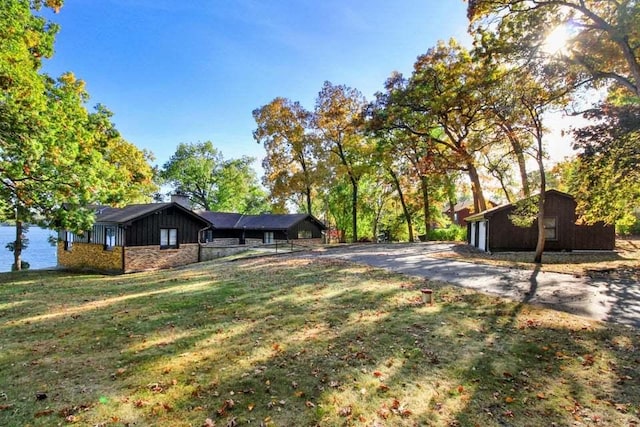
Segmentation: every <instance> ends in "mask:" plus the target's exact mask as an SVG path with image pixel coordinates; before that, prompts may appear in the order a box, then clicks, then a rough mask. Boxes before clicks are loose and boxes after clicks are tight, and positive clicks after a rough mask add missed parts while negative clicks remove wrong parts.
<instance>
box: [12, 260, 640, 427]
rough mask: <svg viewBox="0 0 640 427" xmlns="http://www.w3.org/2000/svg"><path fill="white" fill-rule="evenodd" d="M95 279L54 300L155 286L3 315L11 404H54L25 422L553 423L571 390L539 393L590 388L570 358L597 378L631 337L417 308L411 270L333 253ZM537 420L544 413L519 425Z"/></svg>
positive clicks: (444, 296) (498, 312)
mask: <svg viewBox="0 0 640 427" xmlns="http://www.w3.org/2000/svg"><path fill="white" fill-rule="evenodd" d="M210 267H215V265H214V264H211V266H210ZM267 271H268V274H265V272H267ZM68 278H69V276H61V277H60V278H59V280H60V283H61V284H62V283H63V282H65V281H66V280H67V279H68ZM103 280H104V281H101V280H100V279H96V280H94V279H91V280H90V281H89V282H90V283H87V284H86V288H82V289H80V288H79V287H76V288H74V289H69V290H68V292H69V293H70V295H71V294H72V293H73V292H72V291H74V290H75V291H76V292H77V293H78V294H79V295H80V296H79V297H74V299H71V300H70V302H69V305H73V304H79V305H82V304H83V303H86V302H84V299H85V298H86V295H87V294H88V293H90V289H89V288H91V287H94V292H96V291H97V290H98V289H100V293H105V294H108V295H109V296H110V297H113V296H114V295H116V296H117V293H116V294H111V287H115V288H119V289H118V290H117V291H116V292H118V291H119V292H120V293H121V294H124V295H135V294H140V293H141V292H140V290H141V288H148V289H151V290H167V291H166V292H162V293H159V294H156V295H153V296H152V297H143V296H140V297H136V298H130V299H125V300H119V301H117V302H114V303H113V304H105V305H103V306H100V307H98V308H96V309H95V310H93V311H87V312H84V313H83V314H82V315H81V316H82V317H80V318H76V319H73V318H72V317H70V316H65V317H61V318H55V319H53V320H51V322H50V324H43V323H42V322H41V323H39V324H37V325H36V324H29V325H21V326H11V328H13V333H15V334H22V333H32V334H36V335H31V338H30V340H29V341H25V342H23V343H19V345H20V349H16V351H22V353H15V354H14V356H13V358H12V363H17V364H20V363H26V364H27V365H29V364H30V363H31V362H33V361H36V362H37V364H36V365H33V369H35V372H33V373H30V374H29V376H28V377H25V376H23V375H22V374H21V373H20V371H19V369H16V368H11V370H10V371H8V372H10V378H9V379H8V380H7V382H4V383H2V382H0V383H2V384H19V386H20V387H24V391H25V392H24V393H23V391H22V390H21V392H20V393H22V394H21V395H24V396H26V399H28V400H29V402H26V403H16V404H15V406H14V409H16V410H17V409H19V410H20V411H26V412H28V413H30V414H32V416H33V414H35V413H36V412H37V411H38V410H43V409H44V408H45V407H46V406H45V405H48V406H49V407H53V408H55V411H56V412H55V413H53V414H51V415H47V416H42V417H40V418H33V419H30V422H33V424H34V425H38V424H39V425H48V424H50V423H51V421H52V419H53V420H58V417H60V415H59V414H60V413H61V412H62V410H63V409H65V408H67V409H68V408H73V407H77V408H81V407H82V406H83V405H85V406H87V405H89V404H90V405H89V406H88V408H87V409H86V410H81V409H78V411H77V412H75V413H74V414H72V415H73V416H76V417H78V420H79V422H81V423H86V424H89V423H91V425H95V424H98V423H104V422H115V421H113V420H114V417H115V418H117V419H118V421H117V422H120V423H123V424H126V423H129V424H130V425H131V424H133V423H136V424H138V425H148V424H154V425H187V424H189V423H190V424H192V425H203V424H204V423H205V420H206V419H207V418H211V419H212V420H213V421H216V423H217V424H218V425H227V424H228V423H231V422H232V420H235V421H234V422H236V423H238V424H241V423H246V422H251V423H254V424H256V425H260V423H261V422H262V423H264V424H265V425H300V426H305V425H309V426H311V425H394V426H396V425H398V426H402V425H443V426H444V425H456V423H457V424H458V425H474V423H479V424H480V425H549V422H550V421H557V422H558V423H559V424H565V423H567V424H568V423H570V422H572V420H573V416H574V414H571V413H570V412H569V411H566V410H565V409H563V408H562V407H561V406H559V405H558V404H559V403H560V404H562V405H565V404H568V403H567V402H570V403H571V401H570V400H568V398H564V400H557V399H561V397H558V398H557V399H556V397H554V396H553V395H552V394H550V392H549V390H552V391H553V392H554V393H557V391H556V390H561V391H562V392H563V393H568V395H570V396H576V401H578V402H579V404H580V405H581V407H577V406H576V405H575V402H573V403H571V404H572V405H573V408H574V410H578V412H580V413H582V412H584V411H585V409H583V408H585V407H586V406H587V403H588V402H585V400H588V397H587V395H588V393H587V392H585V391H584V388H585V387H586V388H594V387H595V385H593V384H589V383H588V381H586V380H584V378H583V377H582V374H581V372H579V370H585V371H586V374H588V375H591V376H593V377H596V378H595V379H596V380H597V381H605V380H607V381H609V380H611V379H612V378H617V376H619V375H628V376H629V377H634V376H635V372H631V371H629V370H628V369H627V368H623V367H624V366H627V365H629V366H634V365H633V364H632V360H631V359H630V357H632V355H633V353H631V352H630V350H629V349H631V348H634V347H635V348H637V346H638V345H640V343H639V340H638V338H637V335H636V336H635V337H634V336H630V335H628V334H627V335H624V334H621V335H620V338H619V339H618V341H615V339H614V338H615V337H616V336H618V335H616V334H618V333H619V332H615V331H618V330H617V329H615V330H613V331H614V332H608V330H607V329H604V328H600V327H597V326H593V325H594V324H592V323H589V322H586V321H585V322H581V321H576V320H575V318H571V317H570V316H567V315H560V316H565V319H568V320H566V321H565V320H562V321H561V320H558V319H552V320H550V319H549V318H547V317H544V315H543V314H541V313H546V312H545V311H543V310H540V309H538V308H532V307H529V306H527V305H524V304H516V303H510V302H507V301H504V300H502V299H499V298H496V297H490V296H486V295H481V294H477V293H474V292H472V291H469V290H464V289H459V288H452V287H447V286H442V285H437V284H434V286H433V288H434V291H435V293H436V304H435V305H434V306H432V307H431V306H428V305H427V306H425V305H424V304H422V303H421V301H420V295H419V291H418V289H419V288H420V286H421V283H422V282H421V281H419V280H417V279H411V278H407V277H404V276H399V275H393V274H390V273H387V272H384V271H381V270H374V269H371V268H367V267H362V266H355V265H352V264H349V263H343V262H334V261H322V262H319V261H312V260H308V259H307V260H296V259H292V260H289V261H287V260H284V259H282V260H272V261H269V260H253V261H243V262H242V263H240V264H238V265H237V268H234V269H224V268H221V267H219V268H217V269H216V268H207V269H205V270H202V269H197V268H195V267H194V269H184V270H181V271H173V272H170V274H168V275H165V274H163V273H157V274H151V275H139V276H131V277H130V278H128V279H127V280H126V281H125V282H123V283H121V284H120V285H117V282H112V281H111V280H112V279H111V278H109V279H103ZM169 290H172V291H169ZM41 297H42V295H41ZM31 315H33V313H31ZM571 319H573V320H571ZM584 325H587V327H588V328H587V329H582V327H583V326H584ZM78 335H80V337H79V338H81V339H79V340H78V339H74V337H76V338H77V337H78ZM92 335H93V336H92ZM27 336H28V335H27ZM96 338H99V339H98V340H96ZM602 342H605V343H606V344H605V348H601V347H599V346H600V344H601V343H602ZM3 344H4V342H3ZM54 345H55V346H56V348H53V346H54ZM83 345H84V346H85V347H83ZM616 346H617V347H616ZM620 346H625V347H624V348H625V349H626V350H621V348H622V347H620ZM545 347H546V349H545ZM34 349H35V350H37V351H36V352H33V350H34ZM625 352H627V353H625ZM600 353H602V355H600ZM605 353H606V354H605ZM589 354H591V355H593V356H594V358H593V364H590V363H591V362H590V360H592V359H590V358H589V357H587V356H588V355H589ZM578 357H582V359H583V361H584V362H586V364H585V365H582V363H584V362H580V363H577V362H576V360H577V358H578ZM65 358H66V360H64V359H65ZM0 360H2V359H0ZM5 360H8V359H5ZM611 361H614V362H615V363H616V366H617V367H616V368H615V369H616V371H615V373H612V371H611V369H612V368H611V365H610V364H609V362H611ZM2 363H6V362H2ZM576 363H577V364H576ZM6 366H7V365H6V364H4V365H3V367H6ZM64 366H66V368H64V369H65V370H63V371H60V374H59V375H58V376H49V377H47V375H48V374H47V373H50V372H51V371H52V370H56V369H58V370H60V369H62V367H64ZM635 366H636V367H637V364H636V365H635ZM602 369H609V371H607V372H604V373H603V372H600V370H602ZM3 372H7V371H4V370H3ZM523 372H524V373H526V375H525V374H523ZM595 372H597V375H594V373H595ZM507 374H508V375H507ZM574 376H575V378H574ZM25 378H27V379H28V380H30V381H32V383H31V384H27V383H24V382H21V381H23V380H24V379H25ZM45 379H46V381H45ZM0 381H4V380H0ZM43 381H44V383H45V384H46V385H47V386H48V390H47V391H49V392H50V399H49V400H48V401H46V402H43V403H42V404H40V403H38V402H36V403H34V402H33V400H32V398H31V397H30V395H31V393H32V392H33V390H34V389H35V388H36V387H38V386H40V385H41V384H43ZM558 381H561V382H562V381H564V384H562V386H561V387H562V388H560V389H554V388H553V387H556V385H554V384H556V382H558ZM83 386H84V387H85V388H84V391H83V390H82V387H83ZM3 387H4V386H3ZM3 387H0V388H3ZM27 387H28V388H27ZM630 387H631V386H630V385H629V381H627V382H626V383H624V384H617V383H615V381H614V382H613V383H612V384H611V388H610V390H609V391H606V390H603V392H602V395H600V396H599V397H598V398H599V399H601V400H603V401H604V400H605V399H609V400H607V401H610V402H615V403H616V404H619V403H624V402H625V400H624V399H623V393H627V394H628V395H629V396H633V395H634V393H636V394H635V395H637V392H636V391H635V389H633V388H630ZM512 389H513V391H512ZM58 390H62V391H63V392H59V393H58ZM605 392H606V393H609V394H606V393H605ZM56 393H57V394H56ZM495 393H498V394H497V395H496V394H495ZM537 393H543V398H538V397H537ZM581 396H585V397H584V399H581ZM508 397H509V398H512V399H513V401H512V402H508V401H507V400H506V399H507V398H508ZM102 398H104V399H102ZM11 399H13V396H11ZM525 399H528V400H527V403H526V404H525V403H523V401H524V400H525ZM102 400H104V403H99V402H102ZM231 401H232V402H233V403H231ZM12 402H14V400H12ZM591 406H593V407H594V408H596V409H600V408H601V407H602V408H604V407H605V406H606V405H605V404H604V403H602V404H600V403H598V404H593V403H591ZM559 408H560V409H559ZM576 408H577V409H576ZM627 410H628V411H630V412H629V413H631V411H633V410H636V408H634V407H629V409H627ZM508 411H511V412H512V413H513V414H512V415H509V414H508ZM527 411H529V412H527ZM614 411H615V410H614ZM6 415H8V412H5V411H0V424H2V423H4V421H7V422H9V421H10V420H11V419H12V418H11V419H10V418H3V417H5V416H6ZM539 419H543V420H544V422H545V423H544V424H542V423H537V422H531V420H533V421H537V420H539ZM618 419H622V418H618Z"/></svg>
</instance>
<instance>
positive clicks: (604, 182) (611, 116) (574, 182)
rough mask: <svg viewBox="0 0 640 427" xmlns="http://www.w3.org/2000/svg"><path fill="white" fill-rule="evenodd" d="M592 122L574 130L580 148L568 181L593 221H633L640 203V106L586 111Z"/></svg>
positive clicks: (580, 208)
mask: <svg viewBox="0 0 640 427" xmlns="http://www.w3.org/2000/svg"><path fill="white" fill-rule="evenodd" d="M585 117H586V118H588V119H590V121H591V122H593V123H594V124H592V125H590V126H586V127H584V128H582V129H576V130H575V131H574V132H573V138H574V141H575V142H574V148H576V149H577V150H579V151H580V154H579V155H578V159H577V162H576V164H575V165H574V170H573V173H572V174H571V179H570V188H571V190H572V191H574V192H575V193H576V194H578V197H577V199H578V211H579V212H580V213H581V215H582V218H583V219H584V220H586V221H587V222H589V223H593V222H596V221H600V220H604V221H606V222H607V223H609V224H615V223H617V222H618V221H621V220H622V221H624V220H627V221H628V220H629V219H633V218H631V217H632V216H633V213H634V210H635V209H636V208H637V206H639V205H640V104H636V105H633V104H626V105H612V104H605V105H604V106H602V107H600V108H595V109H593V110H590V111H588V112H586V113H585Z"/></svg>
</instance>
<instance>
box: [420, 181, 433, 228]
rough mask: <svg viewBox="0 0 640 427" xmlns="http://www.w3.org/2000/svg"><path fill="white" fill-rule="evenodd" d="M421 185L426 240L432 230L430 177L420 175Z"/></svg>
mask: <svg viewBox="0 0 640 427" xmlns="http://www.w3.org/2000/svg"><path fill="white" fill-rule="evenodd" d="M420 187H421V190H422V206H423V208H422V209H423V211H424V233H425V236H427V237H425V240H428V236H429V231H431V213H430V211H431V206H430V203H429V178H427V177H426V176H425V175H421V176H420Z"/></svg>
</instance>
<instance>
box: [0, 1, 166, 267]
mask: <svg viewBox="0 0 640 427" xmlns="http://www.w3.org/2000/svg"><path fill="white" fill-rule="evenodd" d="M1 4H2V5H1V6H0V8H1V10H2V12H1V13H0V220H11V221H12V222H13V223H14V224H15V227H16V239H15V241H14V242H12V243H10V244H9V245H7V248H8V249H9V250H11V251H13V253H14V264H13V268H14V269H15V270H20V269H21V268H22V266H23V262H22V259H21V254H22V249H23V248H24V247H25V245H26V243H27V240H26V238H25V234H26V226H25V224H29V223H32V224H38V225H43V226H45V227H51V228H53V227H59V228H67V229H71V230H84V229H87V228H88V227H89V226H90V224H91V222H92V221H93V217H92V212H91V210H90V208H89V205H90V204H92V203H104V204H114V205H117V204H124V203H131V202H136V201H146V200H150V198H151V194H152V193H153V192H154V191H155V190H156V185H155V184H154V182H153V176H154V173H153V170H152V168H151V166H150V165H149V160H150V157H151V154H150V153H148V152H145V151H141V150H139V149H138V148H137V147H135V146H134V145H133V144H131V143H129V142H128V141H126V140H124V139H123V138H122V137H121V136H120V134H119V133H118V131H117V129H116V128H115V126H114V124H113V123H112V122H111V116H112V114H111V112H110V111H109V110H108V109H107V108H106V107H105V106H103V105H98V106H96V107H95V108H94V109H92V110H88V109H87V108H86V107H85V105H86V103H87V102H88V100H89V94H88V93H87V91H86V89H85V85H84V82H83V81H81V80H79V79H77V78H76V77H75V76H74V75H73V73H71V72H68V73H65V74H62V75H61V76H58V77H53V76H49V75H47V74H46V73H44V72H42V70H41V65H42V60H43V59H45V58H49V57H51V56H52V55H53V43H54V39H55V35H56V33H57V31H58V27H57V25H55V24H54V23H52V22H50V21H48V20H47V19H46V18H44V17H43V16H42V15H40V14H39V12H40V10H41V8H42V7H49V8H51V9H52V10H53V11H55V12H57V11H58V10H59V9H60V7H61V6H62V0H47V1H44V2H43V1H40V0H31V1H27V0H3V1H2V3H1ZM25 265H26V264H25Z"/></svg>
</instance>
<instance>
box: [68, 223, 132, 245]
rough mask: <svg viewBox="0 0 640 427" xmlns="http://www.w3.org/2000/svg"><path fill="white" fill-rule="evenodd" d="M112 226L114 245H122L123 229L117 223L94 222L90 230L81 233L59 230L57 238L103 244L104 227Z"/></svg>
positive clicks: (123, 238)
mask: <svg viewBox="0 0 640 427" xmlns="http://www.w3.org/2000/svg"><path fill="white" fill-rule="evenodd" d="M107 228H112V229H113V230H115V237H116V239H115V246H123V242H124V240H125V230H123V229H122V227H120V226H118V224H95V225H94V226H93V227H92V228H91V231H86V232H84V233H82V234H75V233H72V232H71V231H66V230H60V231H59V232H58V240H60V241H62V242H69V241H71V242H77V243H95V244H99V245H104V244H105V236H106V231H105V230H106V229H107Z"/></svg>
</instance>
